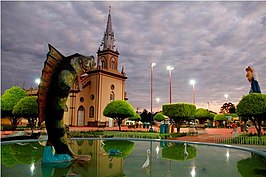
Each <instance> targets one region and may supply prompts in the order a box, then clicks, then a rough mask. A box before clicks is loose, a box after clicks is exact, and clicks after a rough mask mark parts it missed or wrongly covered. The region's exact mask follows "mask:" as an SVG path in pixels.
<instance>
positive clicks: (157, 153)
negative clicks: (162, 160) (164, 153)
mask: <svg viewBox="0 0 266 177" xmlns="http://www.w3.org/2000/svg"><path fill="white" fill-rule="evenodd" d="M155 150H156V158H157V159H159V151H160V148H159V146H158V145H157V147H156V149H155Z"/></svg>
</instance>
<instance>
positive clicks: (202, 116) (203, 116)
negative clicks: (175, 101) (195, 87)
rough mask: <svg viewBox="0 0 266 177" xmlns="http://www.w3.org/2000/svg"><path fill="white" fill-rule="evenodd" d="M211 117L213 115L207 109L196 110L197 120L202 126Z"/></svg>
mask: <svg viewBox="0 0 266 177" xmlns="http://www.w3.org/2000/svg"><path fill="white" fill-rule="evenodd" d="M210 117H211V114H210V112H209V111H208V110H207V109H203V108H199V109H197V110H196V114H195V118H196V119H198V120H199V122H200V124H203V123H204V122H205V121H206V120H207V119H210Z"/></svg>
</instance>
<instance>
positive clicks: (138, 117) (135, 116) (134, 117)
mask: <svg viewBox="0 0 266 177" xmlns="http://www.w3.org/2000/svg"><path fill="white" fill-rule="evenodd" d="M140 119H141V117H140V115H139V114H138V113H135V114H134V115H133V116H131V117H129V118H128V120H132V121H139V120H140Z"/></svg>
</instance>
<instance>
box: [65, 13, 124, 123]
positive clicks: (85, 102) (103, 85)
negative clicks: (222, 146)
mask: <svg viewBox="0 0 266 177" xmlns="http://www.w3.org/2000/svg"><path fill="white" fill-rule="evenodd" d="M118 64H119V52H118V50H117V49H116V47H115V36H114V32H113V30H112V18H111V9H109V14H108V19H107V25H106V30H105V32H104V37H103V41H102V43H101V45H100V46H99V49H98V51H97V57H96V67H95V68H93V69H92V70H90V71H89V72H86V73H84V74H83V75H82V76H81V84H82V86H83V90H81V91H79V90H78V86H77V84H75V85H74V86H73V87H72V89H71V91H70V94H69V97H68V101H67V104H66V107H65V113H64V119H63V120H64V123H65V124H66V125H70V126H89V127H113V126H114V124H115V122H114V121H113V119H112V118H108V117H105V116H104V115H103V111H104V108H105V107H106V105H107V104H108V103H110V102H111V101H114V100H127V95H126V83H125V81H126V79H127V76H126V74H125V72H124V68H123V67H122V68H121V70H119V68H118Z"/></svg>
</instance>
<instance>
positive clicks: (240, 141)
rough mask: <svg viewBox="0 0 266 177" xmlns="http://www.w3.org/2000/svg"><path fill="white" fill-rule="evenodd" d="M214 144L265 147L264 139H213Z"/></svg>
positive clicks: (241, 137)
mask: <svg viewBox="0 0 266 177" xmlns="http://www.w3.org/2000/svg"><path fill="white" fill-rule="evenodd" d="M214 143H222V144H253V145H266V137H261V138H259V137H255V136H254V137H248V136H239V137H217V138H215V139H214Z"/></svg>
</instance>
